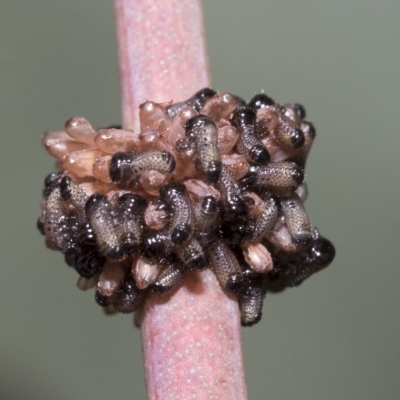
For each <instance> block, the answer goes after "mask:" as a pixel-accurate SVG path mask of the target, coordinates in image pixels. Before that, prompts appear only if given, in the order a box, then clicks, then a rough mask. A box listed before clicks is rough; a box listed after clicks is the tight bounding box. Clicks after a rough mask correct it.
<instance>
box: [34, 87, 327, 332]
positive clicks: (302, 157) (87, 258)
mask: <svg viewBox="0 0 400 400" xmlns="http://www.w3.org/2000/svg"><path fill="white" fill-rule="evenodd" d="M305 116H306V112H305V110H304V108H303V107H302V106H301V105H299V104H278V103H276V102H275V101H273V100H272V99H271V98H270V97H268V96H267V95H266V94H263V93H262V94H258V95H256V96H254V97H253V98H252V99H251V100H250V101H249V102H248V103H246V102H245V101H244V100H242V99H241V98H239V97H237V96H234V95H232V94H229V93H217V92H215V91H214V90H212V89H209V88H205V89H202V90H200V91H198V92H197V93H195V94H194V96H192V97H191V98H189V99H188V100H186V101H183V102H179V103H172V102H169V103H162V104H160V103H155V102H151V101H147V102H145V103H144V104H142V105H141V106H140V125H141V132H140V133H137V132H133V131H132V130H130V129H121V128H120V127H108V128H106V129H101V130H99V131H98V132H95V131H94V130H93V128H92V126H91V125H90V124H89V122H88V121H86V120H85V119H83V118H72V119H70V120H68V121H67V123H66V126H65V131H62V132H47V133H45V134H44V135H43V143H44V145H45V147H46V149H47V151H48V152H49V153H50V154H51V155H53V156H55V157H56V158H57V159H58V165H57V171H58V172H54V173H52V174H50V175H49V176H48V177H47V178H46V179H45V183H44V186H45V188H44V191H43V202H42V214H41V216H40V218H39V219H38V223H37V225H38V228H39V230H40V231H41V232H42V234H43V235H45V237H46V243H47V245H48V246H49V247H50V248H53V249H56V250H59V251H61V252H62V253H63V254H64V256H65V261H66V263H67V264H68V265H70V266H71V267H74V268H75V270H76V271H77V272H78V274H79V275H80V277H79V280H78V287H80V288H81V289H83V290H87V289H89V288H93V287H95V288H96V289H95V300H96V302H97V303H98V304H99V305H100V306H102V307H107V309H108V310H109V309H112V310H115V311H119V312H122V313H130V312H134V311H135V310H137V309H138V308H139V307H140V306H141V305H142V303H143V300H144V298H145V296H146V293H148V292H149V291H153V292H158V293H161V294H165V293H169V292H171V291H173V290H174V289H175V288H176V287H177V285H178V284H179V283H180V282H181V281H182V280H183V278H184V276H185V274H186V273H187V272H188V271H193V270H197V271H201V270H202V269H204V268H207V267H209V268H211V269H212V271H213V272H214V273H215V275H216V277H217V278H218V280H219V282H220V284H221V286H222V287H223V289H224V290H225V291H226V292H227V293H232V294H234V295H236V296H237V297H238V300H239V306H240V311H241V322H242V325H244V326H250V325H253V324H254V323H256V322H258V321H259V320H260V318H261V314H262V307H263V300H264V297H265V295H266V293H267V292H280V291H282V290H284V289H285V288H287V287H293V286H298V285H299V284H300V283H302V282H303V281H304V280H305V279H306V278H308V277H309V276H310V275H312V274H314V273H315V272H317V271H319V270H321V269H323V268H325V267H327V266H328V265H329V264H330V263H331V262H332V260H333V258H334V256H335V249H334V247H333V245H332V243H331V242H330V241H329V240H327V239H325V238H324V237H322V236H321V235H320V233H319V232H318V230H317V229H316V228H315V227H314V226H312V225H311V223H310V220H309V217H308V215H307V213H306V211H305V209H304V206H303V202H304V200H305V199H306V197H307V186H306V184H305V183H304V182H303V179H304V168H305V163H306V157H307V155H308V152H309V150H310V148H311V145H312V142H313V140H314V138H315V129H314V126H313V125H312V124H311V122H308V121H306V120H305Z"/></svg>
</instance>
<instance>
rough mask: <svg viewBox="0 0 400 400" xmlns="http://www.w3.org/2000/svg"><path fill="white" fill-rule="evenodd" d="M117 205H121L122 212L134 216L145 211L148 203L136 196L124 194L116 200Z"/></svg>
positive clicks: (141, 197)
mask: <svg viewBox="0 0 400 400" xmlns="http://www.w3.org/2000/svg"><path fill="white" fill-rule="evenodd" d="M118 204H119V205H121V206H122V207H123V208H124V210H127V211H129V212H131V213H134V214H135V215H140V214H143V213H144V211H145V210H146V208H147V205H148V201H147V200H146V199H145V198H144V197H143V196H140V195H138V194H134V193H125V194H123V195H122V196H121V197H120V198H119V199H118Z"/></svg>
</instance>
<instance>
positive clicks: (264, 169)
mask: <svg viewBox="0 0 400 400" xmlns="http://www.w3.org/2000/svg"><path fill="white" fill-rule="evenodd" d="M303 179H304V172H303V169H302V168H301V167H299V166H298V165H297V164H296V163H294V162H289V161H282V162H276V163H272V162H271V163H269V164H268V165H260V166H258V165H252V166H251V167H250V172H249V173H248V174H247V175H246V176H244V177H243V178H242V179H241V180H240V184H241V185H242V187H243V188H244V189H247V188H248V187H253V188H254V189H255V191H256V192H258V193H261V194H263V193H264V192H266V191H267V192H270V193H272V194H275V195H277V196H289V195H290V194H292V193H293V192H294V191H295V190H296V189H297V187H298V186H299V185H300V184H301V183H302V182H303Z"/></svg>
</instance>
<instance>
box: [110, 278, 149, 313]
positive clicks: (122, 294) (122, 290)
mask: <svg viewBox="0 0 400 400" xmlns="http://www.w3.org/2000/svg"><path fill="white" fill-rule="evenodd" d="M143 300H144V292H143V291H142V290H140V289H138V287H137V286H136V284H135V281H134V280H133V278H132V276H131V274H127V275H126V277H125V279H124V280H123V281H122V282H121V285H120V286H119V288H118V289H117V290H116V291H115V292H114V294H113V295H112V304H113V306H114V308H115V309H116V310H117V311H119V312H121V313H124V314H127V313H132V312H134V311H136V310H137V309H138V308H139V307H140V306H141V305H142V302H143Z"/></svg>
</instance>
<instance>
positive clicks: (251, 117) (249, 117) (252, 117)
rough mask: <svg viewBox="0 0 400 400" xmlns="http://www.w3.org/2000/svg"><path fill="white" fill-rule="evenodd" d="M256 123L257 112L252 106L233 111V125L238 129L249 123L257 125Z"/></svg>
mask: <svg viewBox="0 0 400 400" xmlns="http://www.w3.org/2000/svg"><path fill="white" fill-rule="evenodd" d="M255 123H256V112H255V111H254V110H253V109H252V108H250V107H246V108H241V109H239V110H238V109H237V110H236V111H235V112H234V113H233V117H232V125H233V126H234V127H236V128H238V129H241V128H245V127H247V126H249V125H253V126H254V125H255Z"/></svg>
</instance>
